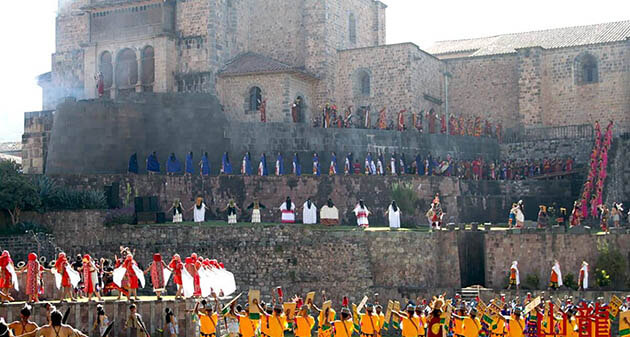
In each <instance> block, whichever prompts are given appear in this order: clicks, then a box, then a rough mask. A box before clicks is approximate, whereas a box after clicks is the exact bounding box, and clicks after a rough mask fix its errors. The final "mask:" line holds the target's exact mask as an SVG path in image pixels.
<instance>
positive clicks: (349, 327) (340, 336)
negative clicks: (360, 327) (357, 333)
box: [332, 319, 354, 337]
mask: <svg viewBox="0 0 630 337" xmlns="http://www.w3.org/2000/svg"><path fill="white" fill-rule="evenodd" d="M332 324H333V327H335V337H352V333H353V332H354V323H353V322H352V320H351V319H349V320H347V321H334V322H332Z"/></svg>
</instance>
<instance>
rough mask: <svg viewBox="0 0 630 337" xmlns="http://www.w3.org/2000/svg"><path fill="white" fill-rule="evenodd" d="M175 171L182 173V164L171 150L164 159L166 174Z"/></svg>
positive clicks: (171, 173) (172, 173)
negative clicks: (165, 159) (166, 158)
mask: <svg viewBox="0 0 630 337" xmlns="http://www.w3.org/2000/svg"><path fill="white" fill-rule="evenodd" d="M175 173H182V164H181V163H180V162H179V160H177V157H175V153H172V152H171V155H170V156H169V157H168V160H167V161H166V174H168V175H174V174H175Z"/></svg>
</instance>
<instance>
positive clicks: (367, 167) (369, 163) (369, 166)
mask: <svg viewBox="0 0 630 337" xmlns="http://www.w3.org/2000/svg"><path fill="white" fill-rule="evenodd" d="M372 162H373V160H372V155H371V154H368V155H367V157H365V172H367V173H368V174H370V175H373V174H374V173H375V172H374V170H372Z"/></svg>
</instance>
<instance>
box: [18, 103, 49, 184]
mask: <svg viewBox="0 0 630 337" xmlns="http://www.w3.org/2000/svg"><path fill="white" fill-rule="evenodd" d="M52 127H53V112H52V111H37V112H27V113H25V114H24V134H23V135H22V169H23V171H24V173H32V174H41V173H44V169H45V164H46V158H47V155H48V153H47V152H48V142H49V141H50V133H51V130H52Z"/></svg>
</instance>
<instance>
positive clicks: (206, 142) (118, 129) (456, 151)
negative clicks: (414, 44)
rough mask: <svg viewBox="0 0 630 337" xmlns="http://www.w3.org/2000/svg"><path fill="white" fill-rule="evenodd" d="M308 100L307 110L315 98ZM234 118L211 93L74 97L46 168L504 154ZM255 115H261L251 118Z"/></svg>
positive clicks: (483, 141) (466, 140)
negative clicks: (173, 159)
mask: <svg viewBox="0 0 630 337" xmlns="http://www.w3.org/2000/svg"><path fill="white" fill-rule="evenodd" d="M278 84H280V83H278ZM272 102H273V101H272ZM306 103H307V107H308V104H309V101H308V100H307V101H306ZM241 104H242V103H241ZM276 104H277V103H273V105H272V108H273V109H274V110H271V111H270V114H271V115H272V116H276V117H274V118H285V119H286V118H287V116H286V114H287V112H286V111H285V110H284V108H283V110H282V112H279V111H277V110H275V109H277V108H278V106H277V105H276ZM241 109H242V105H241ZM283 114H284V116H283ZM289 114H290V113H289ZM229 117H230V116H229V115H228V116H226V114H225V113H224V112H222V111H221V108H220V106H219V104H218V102H217V100H216V99H215V98H214V97H213V96H210V95H202V94H190V95H184V94H171V95H168V94H141V95H137V96H134V97H132V98H130V99H129V100H128V101H124V102H122V103H120V102H119V103H115V102H113V101H109V100H94V101H79V102H73V101H68V102H65V103H63V104H61V105H60V106H59V108H58V110H57V111H56V113H55V120H54V125H53V130H52V134H51V140H50V146H49V148H48V153H49V154H50V155H49V156H48V159H47V171H46V173H51V174H68V173H122V172H126V171H127V163H128V159H129V156H130V155H131V154H132V153H134V152H137V153H138V158H139V164H140V165H139V166H140V167H141V168H143V167H144V166H145V165H144V159H145V158H146V157H147V155H148V154H149V153H151V152H152V151H157V153H158V156H159V158H160V161H161V162H164V160H166V158H167V157H168V154H170V153H171V152H174V153H175V154H176V155H177V156H178V157H179V158H180V160H183V159H184V158H185V155H186V154H187V153H188V152H190V151H193V152H194V153H195V154H196V156H197V157H196V158H197V162H198V161H199V160H200V159H201V154H202V153H203V152H205V151H207V152H208V153H209V158H210V160H211V164H212V166H213V167H214V168H213V172H214V173H216V172H218V168H219V165H220V160H221V155H222V153H223V152H224V151H228V152H229V153H230V154H231V159H232V164H233V167H234V170H235V172H240V169H239V168H240V160H241V158H242V156H243V155H244V154H245V152H247V151H250V152H251V154H252V159H253V162H254V163H256V164H255V165H257V163H258V158H259V157H260V155H261V154H262V153H263V152H266V153H267V161H268V165H269V168H271V165H272V164H273V163H274V161H275V153H277V152H281V153H282V154H283V156H284V158H285V159H286V161H285V166H286V167H287V168H290V167H291V166H290V160H291V158H292V156H293V153H295V152H298V153H299V155H300V156H301V160H302V166H303V167H304V168H305V169H306V168H307V167H309V166H310V164H309V163H312V161H311V158H312V155H313V152H314V151H317V152H318V153H319V154H320V156H321V157H320V158H321V160H322V163H323V165H322V167H323V168H324V170H325V172H327V167H328V164H324V163H326V161H327V160H329V159H330V157H329V156H330V154H331V153H332V152H333V151H335V152H336V153H337V157H338V164H339V165H341V166H340V167H343V158H344V157H345V154H347V153H348V152H352V153H353V154H354V157H355V158H356V159H358V160H359V162H360V163H363V161H364V160H365V156H366V154H367V152H368V151H371V152H372V153H373V155H376V153H377V151H382V152H384V153H385V154H387V155H388V156H389V154H391V153H393V152H397V153H405V154H406V156H407V160H408V161H410V160H411V159H412V158H415V155H416V154H421V155H422V156H426V155H427V154H428V153H431V154H432V155H434V156H441V157H445V156H446V155H447V154H451V155H452V156H453V157H455V158H462V159H472V158H476V157H477V156H482V157H484V158H486V159H488V160H495V159H497V158H498V153H499V147H498V144H497V142H496V140H494V139H490V138H478V137H463V136H455V137H447V136H445V135H439V134H420V133H418V132H412V131H408V132H396V131H383V130H363V129H322V128H313V127H311V126H310V125H306V124H293V123H290V124H287V123H265V124H263V123H259V122H257V123H241V122H229V121H228V118H229ZM250 118H252V119H254V118H256V117H255V115H251V116H250ZM57 130H59V131H57ZM69 130H71V131H69ZM102 158H108V160H102ZM305 172H309V170H305Z"/></svg>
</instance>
